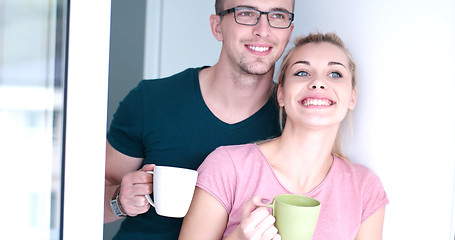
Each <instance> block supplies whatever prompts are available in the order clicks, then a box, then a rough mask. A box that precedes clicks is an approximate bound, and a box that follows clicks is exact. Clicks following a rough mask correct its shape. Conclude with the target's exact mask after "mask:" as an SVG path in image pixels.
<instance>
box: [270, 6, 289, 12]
mask: <svg viewBox="0 0 455 240" xmlns="http://www.w3.org/2000/svg"><path fill="white" fill-rule="evenodd" d="M270 11H283V12H290V13H292V12H291V11H289V10H287V9H286V8H280V7H277V8H272V9H271V10H270Z"/></svg>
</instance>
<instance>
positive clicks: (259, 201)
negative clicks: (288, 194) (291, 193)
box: [242, 195, 270, 218]
mask: <svg viewBox="0 0 455 240" xmlns="http://www.w3.org/2000/svg"><path fill="white" fill-rule="evenodd" d="M268 203H270V200H268V199H265V198H263V197H261V196H258V195H256V196H254V197H252V198H251V199H250V200H248V202H246V203H245V204H244V205H243V210H242V216H243V218H246V217H247V216H249V215H250V214H251V212H253V211H254V210H255V209H256V208H258V207H264V206H267V204H268Z"/></svg>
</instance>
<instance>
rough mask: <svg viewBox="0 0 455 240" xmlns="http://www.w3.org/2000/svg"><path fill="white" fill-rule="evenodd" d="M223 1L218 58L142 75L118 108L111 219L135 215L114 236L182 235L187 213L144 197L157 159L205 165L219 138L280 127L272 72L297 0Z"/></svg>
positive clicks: (109, 176)
mask: <svg viewBox="0 0 455 240" xmlns="http://www.w3.org/2000/svg"><path fill="white" fill-rule="evenodd" d="M215 7H216V13H217V14H216V15H212V16H211V17H210V24H211V29H212V33H213V35H214V36H215V38H216V39H217V40H218V41H221V42H222V43H223V44H222V49H221V54H220V58H219V61H218V63H217V64H215V65H214V66H212V67H202V68H191V69H187V70H185V71H183V72H181V73H178V74H176V75H174V76H171V77H169V78H165V79H158V80H153V81H142V82H141V83H140V84H139V86H138V87H136V88H135V89H133V90H132V91H131V92H130V93H129V94H128V96H127V97H126V98H125V99H124V100H123V101H122V102H121V103H120V106H119V108H118V109H117V112H116V113H115V115H114V119H113V121H112V124H111V128H110V130H109V133H108V136H107V149H106V188H105V222H112V221H115V220H117V219H120V217H124V216H128V217H127V219H125V221H124V222H123V223H122V226H121V228H120V230H119V232H118V234H117V235H116V237H115V238H114V239H160V240H162V239H177V238H178V234H179V231H180V227H181V223H182V219H176V218H166V217H162V216H159V215H157V214H156V212H155V210H154V209H153V208H152V209H150V205H149V204H148V202H147V201H146V198H145V197H144V196H145V195H146V194H150V193H151V192H152V175H151V174H148V173H146V171H149V170H152V169H153V167H154V165H167V166H177V167H183V168H191V169H197V167H198V166H199V165H200V164H201V163H202V161H203V160H204V158H205V157H206V156H207V155H208V154H209V153H210V152H211V151H213V150H214V149H215V148H216V147H218V146H221V145H232V144H242V143H248V142H253V141H258V140H264V139H267V138H271V137H275V136H277V135H279V134H280V128H279V124H278V112H277V109H276V104H275V99H274V98H273V97H272V96H271V93H272V88H273V82H272V78H273V71H274V66H275V63H276V61H277V60H278V59H279V57H280V56H281V55H282V53H283V51H284V49H285V47H286V45H287V43H288V42H289V38H290V36H291V32H292V30H293V27H294V26H293V24H292V21H293V18H294V15H293V13H292V12H293V10H294V1H293V0H261V1H254V0H224V1H221V0H217V1H216V4H215ZM112 200H115V201H112ZM119 203H120V204H119ZM111 207H112V209H111ZM113 210H114V211H116V213H114V212H113Z"/></svg>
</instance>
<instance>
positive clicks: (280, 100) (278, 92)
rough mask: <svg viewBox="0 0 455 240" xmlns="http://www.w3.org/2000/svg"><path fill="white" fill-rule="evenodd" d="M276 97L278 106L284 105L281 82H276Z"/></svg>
mask: <svg viewBox="0 0 455 240" xmlns="http://www.w3.org/2000/svg"><path fill="white" fill-rule="evenodd" d="M276 99H277V101H278V105H279V106H280V107H284V95H283V88H282V87H281V84H278V88H277V89H276Z"/></svg>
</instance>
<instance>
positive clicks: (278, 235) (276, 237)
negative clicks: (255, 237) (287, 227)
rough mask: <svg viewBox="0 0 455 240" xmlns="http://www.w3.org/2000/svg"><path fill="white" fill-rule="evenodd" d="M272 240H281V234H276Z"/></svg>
mask: <svg viewBox="0 0 455 240" xmlns="http://www.w3.org/2000/svg"><path fill="white" fill-rule="evenodd" d="M272 240H281V236H280V234H276V235H275V236H274V237H273V239H272Z"/></svg>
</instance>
